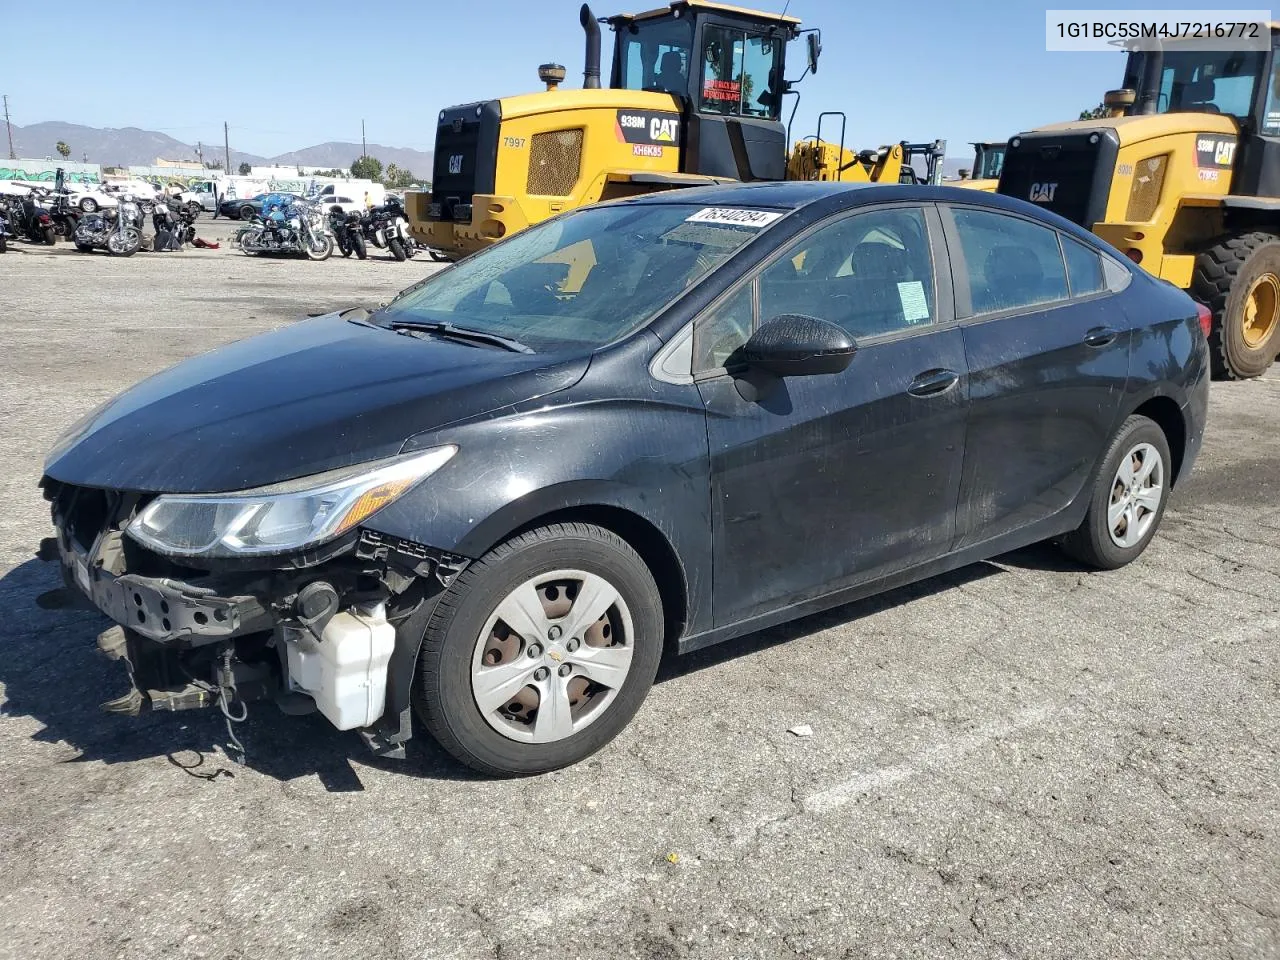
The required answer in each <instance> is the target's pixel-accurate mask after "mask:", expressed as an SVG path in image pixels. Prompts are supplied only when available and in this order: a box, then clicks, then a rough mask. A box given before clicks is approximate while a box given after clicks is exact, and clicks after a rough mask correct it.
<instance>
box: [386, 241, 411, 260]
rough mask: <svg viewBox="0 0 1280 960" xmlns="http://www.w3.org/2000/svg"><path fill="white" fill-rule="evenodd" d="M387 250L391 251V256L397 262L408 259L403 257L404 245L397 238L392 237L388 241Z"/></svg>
mask: <svg viewBox="0 0 1280 960" xmlns="http://www.w3.org/2000/svg"><path fill="white" fill-rule="evenodd" d="M387 249H388V250H390V251H391V255H392V256H393V257H395V258H396V259H397V260H406V259H408V258H407V257H406V256H405V252H404V244H403V243H401V242H400V238H399V237H392V238H391V239H390V240H388V241H387Z"/></svg>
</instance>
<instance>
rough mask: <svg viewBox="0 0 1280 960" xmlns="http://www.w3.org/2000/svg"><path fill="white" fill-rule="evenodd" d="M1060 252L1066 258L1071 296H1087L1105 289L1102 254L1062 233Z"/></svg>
mask: <svg viewBox="0 0 1280 960" xmlns="http://www.w3.org/2000/svg"><path fill="white" fill-rule="evenodd" d="M1062 252H1063V254H1064V255H1065V257H1066V260H1067V281H1068V283H1069V284H1070V285H1071V296H1073V297H1087V296H1089V294H1091V293H1101V292H1102V291H1104V290H1106V289H1107V282H1106V279H1105V278H1104V277H1103V274H1102V256H1101V255H1100V254H1099V253H1098V252H1097V251H1096V250H1091V249H1089V248H1088V247H1087V246H1085V245H1084V244H1083V243H1081V242H1080V241H1078V240H1073V239H1071V238H1070V237H1068V236H1066V235H1065V234H1063V235H1062Z"/></svg>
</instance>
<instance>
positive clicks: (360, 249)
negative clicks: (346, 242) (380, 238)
mask: <svg viewBox="0 0 1280 960" xmlns="http://www.w3.org/2000/svg"><path fill="white" fill-rule="evenodd" d="M351 249H352V250H354V251H355V252H356V257H357V259H360V260H363V259H365V258H366V257H367V256H369V248H368V247H366V246H365V244H364V237H362V236H360V234H358V233H353V234H352V235H351Z"/></svg>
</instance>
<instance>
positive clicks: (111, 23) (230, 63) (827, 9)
mask: <svg viewBox="0 0 1280 960" xmlns="http://www.w3.org/2000/svg"><path fill="white" fill-rule="evenodd" d="M664 2H665V0H639V4H638V6H636V7H633V8H624V9H618V10H614V9H610V8H609V7H608V6H606V5H605V0H597V2H596V4H593V7H592V9H593V11H594V12H595V13H596V14H597V16H603V15H606V14H610V13H617V12H637V11H638V10H643V9H649V8H651V7H653V6H659V5H661V4H662V3H664ZM741 2H743V4H744V5H748V4H749V3H750V2H751V0H741ZM784 2H786V0H762V2H761V3H760V6H761V7H762V8H764V9H769V10H774V11H776V10H780V9H781V7H782V4H783V3H784ZM1203 5H1204V4H1202V6H1203ZM578 6H579V2H578V0H536V2H534V0H524V2H521V0H466V2H457V0H449V2H440V0H370V2H367V3H364V4H357V5H352V4H351V3H350V0H306V2H295V0H259V2H246V0H218V2H216V3H212V4H196V5H175V4H173V3H171V2H163V3H162V2H157V0H150V2H149V0H113V2H112V3H111V4H109V5H107V6H103V5H102V4H101V3H100V2H99V0H94V2H82V0H62V2H59V3H58V4H57V6H56V11H51V8H48V7H45V6H43V5H42V4H38V3H26V2H22V0H0V12H3V13H4V22H5V26H6V29H5V35H6V36H8V37H10V38H13V37H46V38H47V37H48V36H49V30H50V28H51V27H52V26H53V25H54V24H59V25H60V26H59V31H60V32H61V33H62V35H64V36H75V35H81V32H80V31H79V30H78V29H77V28H76V27H75V25H76V24H77V23H79V24H81V25H82V26H83V25H85V24H88V23H94V24H96V25H97V26H96V27H95V28H94V30H93V31H92V32H93V33H94V34H95V35H97V36H99V37H100V38H101V39H102V42H101V43H100V44H98V45H94V46H92V47H90V48H86V49H85V51H84V52H83V55H85V56H89V58H90V61H92V60H93V59H94V58H95V57H96V58H97V59H98V61H99V67H101V69H95V68H93V67H91V66H88V65H85V66H84V68H83V69H81V68H80V67H77V66H75V65H74V63H73V62H72V61H65V62H63V63H62V66H59V67H57V68H52V67H51V63H52V61H51V60H50V58H49V57H50V54H49V46H48V44H47V43H43V42H42V43H28V44H24V43H9V44H6V45H5V53H4V57H3V59H0V93H6V94H8V96H9V108H10V113H11V115H12V118H13V121H14V122H15V123H18V124H21V125H25V124H29V123H34V122H38V121H41V120H63V121H68V122H72V123H82V124H86V125H89V126H95V127H125V126H135V127H142V128H144V129H149V130H159V131H162V132H164V133H167V134H169V135H170V136H172V137H175V138H177V139H179V140H182V141H183V142H187V143H194V142H195V141H196V140H203V141H204V142H205V143H212V144H216V145H220V144H221V143H222V124H223V121H224V120H225V121H226V122H227V123H228V124H230V128H231V145H232V149H233V150H243V151H248V152H251V153H255V154H260V155H263V156H273V155H276V154H279V153H284V152H286V151H289V150H294V149H298V148H301V147H305V146H310V145H312V144H315V143H321V142H324V141H328V140H344V141H350V142H359V140H360V123H361V120H364V122H365V128H366V132H367V137H368V140H369V142H372V143H383V144H387V145H389V146H397V147H413V148H416V149H420V150H429V149H431V148H432V146H433V140H434V135H435V129H434V127H435V124H434V120H435V116H436V113H437V111H438V110H439V109H440V108H441V107H444V106H447V105H449V104H455V103H465V102H468V101H474V100H480V99H489V98H492V97H498V96H503V95H510V94H515V93H522V92H529V91H533V90H537V89H541V87H540V85H539V83H538V80H537V65H538V64H539V63H543V62H546V61H556V62H559V63H561V64H564V65H565V67H566V69H567V72H568V80H567V81H566V86H579V85H581V77H582V59H583V35H582V29H581V27H580V26H579V25H578V15H577V12H578ZM1052 6H1054V7H1063V6H1066V4H1064V3H1062V2H1061V0H1059V2H1058V3H1055V4H1052ZM1094 6H1097V5H1096V4H1095V5H1094ZM1148 6H1149V4H1148ZM1180 6H1185V4H1176V3H1175V4H1173V5H1172V8H1174V9H1176V8H1178V7H1180ZM1045 7H1046V4H1044V3H1043V2H1042V3H1031V2H1025V0H1003V2H1000V0H995V2H991V0H988V2H978V0H969V2H964V0H960V2H957V0H911V2H910V3H907V2H903V0H883V2H872V3H855V2H851V0H791V2H790V5H789V9H788V11H787V12H788V13H789V14H791V15H793V16H797V17H799V18H800V19H801V20H802V21H804V24H803V25H804V26H805V27H820V28H821V30H822V43H823V55H822V59H821V61H820V63H819V68H818V72H817V74H816V75H811V76H808V77H806V78H805V79H804V80H803V82H802V83H801V84H800V85H799V87H798V89H799V90H800V92H801V101H800V107H799V111H798V113H797V115H796V122H795V125H794V126H793V128H792V137H793V139H798V138H800V137H802V136H805V135H809V134H812V133H813V132H814V123H815V121H816V118H817V115H818V113H819V111H821V110H843V111H845V113H846V114H847V115H848V137H847V141H846V143H847V144H848V145H850V146H856V147H857V148H859V149H862V148H867V147H872V146H878V145H880V144H885V143H892V142H897V141H899V140H911V141H931V140H934V139H938V138H942V139H945V140H947V141H949V149H948V155H949V156H951V157H953V158H964V157H965V156H966V155H968V156H971V155H972V151H971V148H969V146H968V142H969V141H971V140H1004V139H1006V138H1007V137H1009V136H1010V135H1012V134H1013V133H1016V132H1018V131H1019V130H1024V129H1028V128H1030V127H1033V126H1036V125H1039V124H1044V123H1051V122H1056V121H1059V120H1073V119H1075V118H1076V116H1077V115H1078V114H1079V112H1080V111H1081V110H1084V109H1088V108H1090V107H1092V106H1094V105H1095V104H1097V103H1098V102H1099V101H1100V100H1101V98H1102V94H1103V92H1104V91H1105V90H1106V89H1108V88H1110V87H1115V86H1119V84H1120V81H1121V74H1122V71H1123V66H1124V63H1123V55H1122V54H1120V53H1060V52H1058V53H1049V52H1046V50H1045V26H1044V24H1045ZM268 27H270V29H268ZM117 29H118V30H120V31H122V32H121V34H120V36H119V37H118V38H116V39H119V40H121V41H123V42H124V43H125V47H123V48H120V47H118V46H117V45H116V44H115V42H114V41H113V40H112V38H113V37H115V33H114V31H115V30H117ZM603 47H604V58H605V62H606V64H607V63H608V58H609V56H610V51H611V50H612V34H611V33H610V32H609V31H608V30H607V29H606V30H605V32H604V42H603ZM95 51H96V52H95ZM120 57H123V58H124V64H126V65H127V67H128V69H120V64H118V63H116V62H115V61H117V60H118V59H119V58H120ZM803 65H804V48H803V44H802V43H801V42H795V43H792V44H791V46H790V48H789V49H788V69H787V73H788V76H789V78H794V77H796V76H798V75H799V73H800V72H801V70H803ZM605 73H606V81H607V67H606V71H605ZM790 102H791V100H790V98H788V101H787V104H788V107H787V109H789V108H790ZM824 133H825V130H824ZM72 147H73V149H74V144H73V145H72Z"/></svg>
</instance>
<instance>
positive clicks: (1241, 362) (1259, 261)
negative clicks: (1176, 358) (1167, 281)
mask: <svg viewBox="0 0 1280 960" xmlns="http://www.w3.org/2000/svg"><path fill="white" fill-rule="evenodd" d="M1191 295H1192V296H1193V297H1195V298H1196V299H1197V300H1199V301H1200V302H1201V303H1203V304H1204V305H1205V306H1207V307H1208V308H1209V309H1210V310H1211V311H1212V312H1213V329H1212V331H1211V332H1210V334H1209V356H1210V360H1211V362H1212V365H1213V373H1214V375H1215V376H1218V377H1226V378H1228V379H1232V380H1242V379H1247V378H1249V377H1256V376H1259V375H1260V374H1262V373H1264V372H1266V370H1267V368H1268V367H1270V366H1271V364H1272V363H1273V362H1274V361H1275V359H1276V354H1278V353H1280V237H1277V236H1276V235H1274V234H1270V233H1245V234H1241V235H1239V236H1234V237H1223V238H1221V239H1220V240H1219V241H1218V242H1217V243H1216V244H1214V245H1213V246H1212V247H1210V248H1209V249H1208V250H1205V251H1204V252H1203V253H1201V254H1200V255H1199V256H1198V257H1196V265H1195V272H1194V273H1193V274H1192V277H1191ZM1251 295H1252V296H1251ZM1254 297H1257V298H1260V299H1262V300H1264V301H1267V300H1269V301H1270V303H1271V309H1270V310H1264V311H1262V312H1261V313H1259V312H1254V313H1253V318H1254V319H1253V323H1247V322H1246V321H1247V317H1248V314H1247V311H1246V307H1247V306H1249V305H1250V301H1251V300H1254ZM1253 305H1254V306H1255V307H1256V306H1257V303H1256V301H1254V304H1253ZM1263 314H1267V315H1269V319H1268V317H1267V316H1264V315H1263ZM1268 324H1269V329H1267V326H1268Z"/></svg>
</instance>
